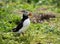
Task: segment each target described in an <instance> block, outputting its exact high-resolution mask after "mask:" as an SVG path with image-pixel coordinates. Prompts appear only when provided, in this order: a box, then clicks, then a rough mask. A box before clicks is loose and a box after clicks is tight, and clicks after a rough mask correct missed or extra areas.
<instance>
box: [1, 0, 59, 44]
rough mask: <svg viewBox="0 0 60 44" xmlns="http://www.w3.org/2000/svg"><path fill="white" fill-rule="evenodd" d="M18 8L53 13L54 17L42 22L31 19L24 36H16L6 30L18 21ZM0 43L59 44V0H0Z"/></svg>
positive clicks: (37, 13)
mask: <svg viewBox="0 0 60 44" xmlns="http://www.w3.org/2000/svg"><path fill="white" fill-rule="evenodd" d="M20 10H27V11H30V12H32V14H34V15H39V14H41V13H42V14H50V15H52V14H54V15H55V16H56V18H54V19H50V20H49V22H47V21H44V22H43V23H38V22H37V23H33V21H31V25H30V27H29V28H28V30H27V31H26V33H25V36H22V35H21V36H18V35H17V34H15V33H10V32H8V31H9V30H11V29H13V28H14V27H15V26H16V25H17V24H18V22H19V21H20V19H21V14H20V13H19V12H20ZM33 20H34V19H33ZM0 44H60V0H0Z"/></svg>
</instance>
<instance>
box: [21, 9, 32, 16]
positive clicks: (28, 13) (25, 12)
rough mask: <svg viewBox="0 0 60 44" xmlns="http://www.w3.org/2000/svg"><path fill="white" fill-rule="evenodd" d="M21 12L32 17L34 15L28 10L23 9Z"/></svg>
mask: <svg viewBox="0 0 60 44" xmlns="http://www.w3.org/2000/svg"><path fill="white" fill-rule="evenodd" d="M21 12H22V13H23V16H24V17H31V16H32V13H31V12H28V11H26V10H22V11H21Z"/></svg>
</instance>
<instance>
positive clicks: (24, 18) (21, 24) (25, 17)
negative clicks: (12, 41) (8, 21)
mask: <svg viewBox="0 0 60 44" xmlns="http://www.w3.org/2000/svg"><path fill="white" fill-rule="evenodd" d="M27 18H28V15H25V14H23V18H22V20H21V21H20V22H19V24H18V25H17V27H16V28H14V29H12V31H13V32H17V31H19V30H20V29H21V28H22V27H23V22H24V21H25V20H26V19H27Z"/></svg>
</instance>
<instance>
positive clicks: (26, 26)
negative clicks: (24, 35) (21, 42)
mask: <svg viewBox="0 0 60 44" xmlns="http://www.w3.org/2000/svg"><path fill="white" fill-rule="evenodd" d="M29 25H30V19H29V18H28V19H26V20H25V21H24V22H23V27H22V28H21V29H20V30H19V31H18V33H21V32H24V31H26V29H27V28H28V26H29Z"/></svg>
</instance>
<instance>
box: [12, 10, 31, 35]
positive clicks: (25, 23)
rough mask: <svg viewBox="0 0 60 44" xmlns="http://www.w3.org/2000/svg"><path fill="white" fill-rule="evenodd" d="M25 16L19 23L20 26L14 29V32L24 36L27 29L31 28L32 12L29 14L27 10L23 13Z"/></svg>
mask: <svg viewBox="0 0 60 44" xmlns="http://www.w3.org/2000/svg"><path fill="white" fill-rule="evenodd" d="M21 12H22V13H23V14H22V19H21V21H20V22H19V24H18V25H17V26H16V27H15V28H13V29H12V31H13V32H17V33H19V34H20V33H22V34H24V32H25V31H26V30H27V28H28V27H29V25H30V18H29V17H31V16H32V14H31V12H28V11H26V10H22V11H21Z"/></svg>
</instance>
